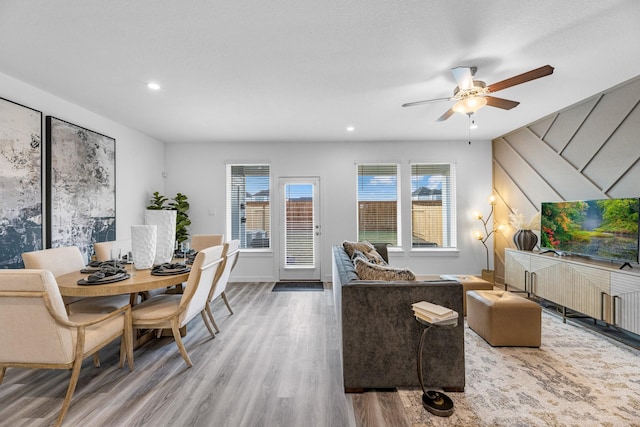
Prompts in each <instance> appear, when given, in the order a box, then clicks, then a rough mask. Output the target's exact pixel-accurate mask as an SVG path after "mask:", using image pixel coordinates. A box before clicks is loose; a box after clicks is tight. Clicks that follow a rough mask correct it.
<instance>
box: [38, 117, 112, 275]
mask: <svg viewBox="0 0 640 427" xmlns="http://www.w3.org/2000/svg"><path fill="white" fill-rule="evenodd" d="M46 123H47V183H48V189H49V191H48V192H47V247H51V248H55V247H60V246H78V247H79V248H80V251H81V252H82V253H83V255H84V256H85V260H86V261H87V262H88V261H89V259H90V257H91V254H92V253H93V243H94V242H103V241H107V240H115V239H116V140H115V139H113V138H110V137H108V136H105V135H102V134H100V133H97V132H94V131H91V130H89V129H85V128H83V127H80V126H77V125H74V124H72V123H68V122H65V121H63V120H60V119H57V118H55V117H52V116H47V120H46Z"/></svg>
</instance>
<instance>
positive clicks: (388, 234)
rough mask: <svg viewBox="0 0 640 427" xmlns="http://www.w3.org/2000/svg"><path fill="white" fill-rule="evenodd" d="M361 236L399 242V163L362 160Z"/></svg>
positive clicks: (366, 238) (359, 181) (359, 238)
mask: <svg viewBox="0 0 640 427" xmlns="http://www.w3.org/2000/svg"><path fill="white" fill-rule="evenodd" d="M357 171H358V191H357V194H358V200H357V202H358V210H357V212H358V240H368V241H369V242H371V243H386V244H389V245H390V246H399V245H400V244H401V242H400V235H401V233H400V220H399V215H400V209H399V201H400V195H399V193H398V182H399V179H398V173H399V168H398V165H397V164H359V165H357Z"/></svg>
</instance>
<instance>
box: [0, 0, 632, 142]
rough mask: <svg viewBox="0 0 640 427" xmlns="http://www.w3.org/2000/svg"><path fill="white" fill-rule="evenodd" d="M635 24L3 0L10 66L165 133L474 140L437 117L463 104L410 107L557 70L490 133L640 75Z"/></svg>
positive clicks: (221, 0) (515, 95) (508, 5)
mask: <svg viewBox="0 0 640 427" xmlns="http://www.w3.org/2000/svg"><path fill="white" fill-rule="evenodd" d="M638 21H640V1H637V0H597V1H596V0H562V1H557V0H536V1H513V0H483V1H479V0H478V1H473V0H441V1H436V0H431V1H428V0H253V1H252V0H217V1H214V0H208V1H207V0H189V1H184V0H108V1H107V0H83V1H71V0H64V1H50V0H29V1H22V0H0V72H2V73H4V74H7V75H10V76H13V77H16V78H18V79H20V80H22V81H24V82H26V83H29V84H31V85H33V86H36V87H38V88H40V89H43V90H45V91H47V92H49V93H51V94H54V95H56V96H59V97H61V98H64V99H67V100H69V101H71V102H73V103H75V104H78V105H81V106H83V107H85V108H86V109H88V110H91V111H93V112H95V113H98V114H100V115H103V116H106V117H108V118H110V119H113V120H115V121H117V122H119V123H122V124H124V125H126V126H128V127H130V128H133V129H136V130H138V131H140V132H142V133H145V134H148V135H150V136H152V137H155V138H157V139H159V140H161V141H166V142H215V141H243V140H252V141H253V140H265V141H278V140H286V141H349V140H367V141H369V140H371V141H376V140H381V141H404V140H466V139H467V138H468V133H469V129H468V126H467V124H468V118H467V117H466V116H463V115H460V114H456V115H454V116H453V117H451V118H450V119H449V120H448V121H446V122H441V123H437V122H436V119H437V118H438V117H439V116H440V115H442V113H444V112H445V111H446V110H447V109H448V108H449V107H450V106H451V105H452V104H453V103H452V102H450V101H443V102H440V103H435V104H427V105H422V106H416V107H410V108H401V105H402V104H403V103H406V102H412V101H420V100H424V99H430V98H439V97H447V96H450V95H452V91H453V88H454V87H455V83H454V80H453V77H452V75H451V72H450V69H451V68H452V67H454V66H458V65H475V66H477V67H478V72H477V74H476V78H477V79H480V80H484V81H485V82H486V83H487V84H491V83H495V82H497V81H500V80H503V79H505V78H508V77H511V76H513V75H516V74H520V73H523V72H526V71H529V70H531V69H534V68H537V67H540V66H542V65H546V64H550V65H552V66H554V67H555V73H554V74H553V75H551V76H548V77H544V78H542V79H539V80H534V81H531V82H528V83H525V84H522V85H519V86H516V87H512V88H509V89H505V90H504V91H501V92H499V93H498V94H496V96H499V97H501V98H507V99H512V100H516V101H520V105H519V106H518V107H516V108H514V109H513V110H510V111H505V110H499V109H496V108H491V107H485V108H483V109H482V110H480V111H479V112H478V113H477V114H476V122H478V124H479V125H480V127H479V129H477V130H474V131H473V133H472V138H473V139H478V140H479V139H492V138H495V137H497V136H500V135H503V134H505V133H508V132H509V131H511V130H513V129H516V128H519V127H521V126H523V125H526V124H528V123H530V122H533V121H535V120H537V119H539V118H541V117H543V116H545V115H547V114H550V113H552V112H555V111H557V110H560V109H562V108H565V107H567V106H569V105H571V104H574V103H576V102H578V101H581V100H583V99H585V98H587V97H589V96H591V95H594V94H596V93H598V92H601V91H603V90H606V89H608V88H610V87H612V86H614V85H617V84H619V83H621V82H623V81H626V80H628V79H630V78H632V77H635V76H638V75H640V51H639V49H638V42H639V41H640V25H638ZM148 81H157V82H158V83H159V84H160V85H162V89H161V90H160V91H158V92H151V91H149V90H148V89H147V88H146V86H145V85H146V83H147V82H148ZM0 96H2V88H0ZM33 107H34V108H37V106H33ZM48 113H49V114H54V115H55V113H54V112H48ZM61 118H63V119H65V120H69V121H73V117H61ZM347 126H354V127H355V131H354V132H352V133H348V132H346V130H345V129H346V128H347Z"/></svg>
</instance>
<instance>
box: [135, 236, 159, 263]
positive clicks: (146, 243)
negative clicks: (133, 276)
mask: <svg viewBox="0 0 640 427" xmlns="http://www.w3.org/2000/svg"><path fill="white" fill-rule="evenodd" d="M157 231H158V227H157V226H155V225H132V226H131V254H132V255H133V264H134V265H135V267H136V269H138V270H146V269H149V268H151V267H153V261H154V259H155V257H156V243H157Z"/></svg>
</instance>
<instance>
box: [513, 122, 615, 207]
mask: <svg viewBox="0 0 640 427" xmlns="http://www.w3.org/2000/svg"><path fill="white" fill-rule="evenodd" d="M504 139H505V141H507V143H508V144H509V145H511V146H512V147H513V148H514V150H515V151H517V152H518V154H519V155H520V156H521V157H522V158H523V159H525V160H526V161H527V163H529V164H530V165H531V167H532V168H533V169H534V171H535V173H537V174H538V175H539V176H540V177H541V178H542V179H544V180H545V181H546V182H547V183H548V184H549V185H550V186H551V187H552V188H553V189H554V191H555V192H556V193H558V194H559V195H560V197H562V198H564V199H565V200H566V199H567V197H569V196H568V193H569V192H570V193H571V194H574V196H572V197H574V198H575V197H577V198H583V199H597V198H602V197H604V194H603V193H602V192H601V191H600V189H599V188H598V187H597V186H595V185H594V184H593V183H592V182H591V181H589V180H588V179H587V178H586V177H585V176H584V175H582V174H581V173H580V172H579V171H578V170H576V169H574V168H573V167H572V166H571V165H570V164H568V163H567V162H566V161H565V160H564V158H562V157H561V156H558V153H556V152H555V151H553V150H552V149H551V148H549V147H548V146H547V145H545V144H541V142H540V140H539V139H538V138H536V136H535V135H534V134H533V132H530V131H529V130H527V129H523V130H522V131H521V132H518V133H514V134H511V135H509V137H508V138H504ZM521 188H526V192H527V194H529V193H534V192H536V193H538V194H539V197H535V198H532V199H531V200H532V201H533V202H534V203H535V204H536V206H538V209H539V206H540V203H542V202H546V201H549V200H548V196H547V195H546V194H545V192H540V191H537V189H534V188H530V187H529V186H524V184H523V186H521Z"/></svg>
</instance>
